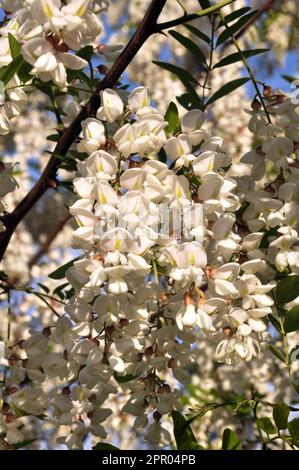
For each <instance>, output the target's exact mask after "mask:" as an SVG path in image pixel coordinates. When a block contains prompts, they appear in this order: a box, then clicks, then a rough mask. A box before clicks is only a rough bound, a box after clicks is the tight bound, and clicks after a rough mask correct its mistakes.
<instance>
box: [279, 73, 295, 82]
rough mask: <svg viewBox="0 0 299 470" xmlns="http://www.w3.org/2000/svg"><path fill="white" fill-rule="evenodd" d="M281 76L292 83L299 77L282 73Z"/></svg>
mask: <svg viewBox="0 0 299 470" xmlns="http://www.w3.org/2000/svg"><path fill="white" fill-rule="evenodd" d="M281 78H283V79H284V80H286V81H287V82H289V83H292V82H295V80H298V78H296V77H292V76H291V75H282V76H281Z"/></svg>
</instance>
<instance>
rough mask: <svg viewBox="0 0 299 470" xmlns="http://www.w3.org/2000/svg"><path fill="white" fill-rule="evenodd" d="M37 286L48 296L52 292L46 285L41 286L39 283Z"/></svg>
mask: <svg viewBox="0 0 299 470" xmlns="http://www.w3.org/2000/svg"><path fill="white" fill-rule="evenodd" d="M37 285H38V286H39V287H40V288H41V289H42V290H43V291H44V292H46V294H48V293H49V292H50V289H49V287H47V286H45V285H44V284H41V283H40V282H38V283H37Z"/></svg>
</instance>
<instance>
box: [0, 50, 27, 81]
mask: <svg viewBox="0 0 299 470" xmlns="http://www.w3.org/2000/svg"><path fill="white" fill-rule="evenodd" d="M22 63H23V57H22V56H21V55H18V56H17V57H15V58H14V59H13V60H12V61H11V62H10V64H9V65H5V66H4V67H1V69H0V80H1V81H2V82H3V83H4V85H7V84H8V82H9V81H10V80H11V79H12V78H13V76H14V74H15V73H17V72H18V70H19V68H20V67H21V64H22Z"/></svg>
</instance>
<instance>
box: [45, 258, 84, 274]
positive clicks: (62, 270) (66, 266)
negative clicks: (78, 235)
mask: <svg viewBox="0 0 299 470" xmlns="http://www.w3.org/2000/svg"><path fill="white" fill-rule="evenodd" d="M80 258H81V256H77V258H74V259H72V260H71V261H69V262H68V263H66V264H64V265H63V266H60V268H58V269H56V270H55V271H53V272H52V273H51V274H49V278H51V279H55V280H58V279H63V278H64V277H65V273H66V271H67V270H68V269H69V268H71V267H72V266H73V264H74V262H75V261H77V260H78V259H80Z"/></svg>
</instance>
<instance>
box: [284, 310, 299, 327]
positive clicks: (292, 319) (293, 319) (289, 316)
mask: <svg viewBox="0 0 299 470" xmlns="http://www.w3.org/2000/svg"><path fill="white" fill-rule="evenodd" d="M283 327H284V331H285V332H286V333H291V332H292V331H297V330H299V305H296V307H293V308H292V309H291V310H289V311H288V312H287V313H286V316H285V319H284V323H283Z"/></svg>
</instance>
